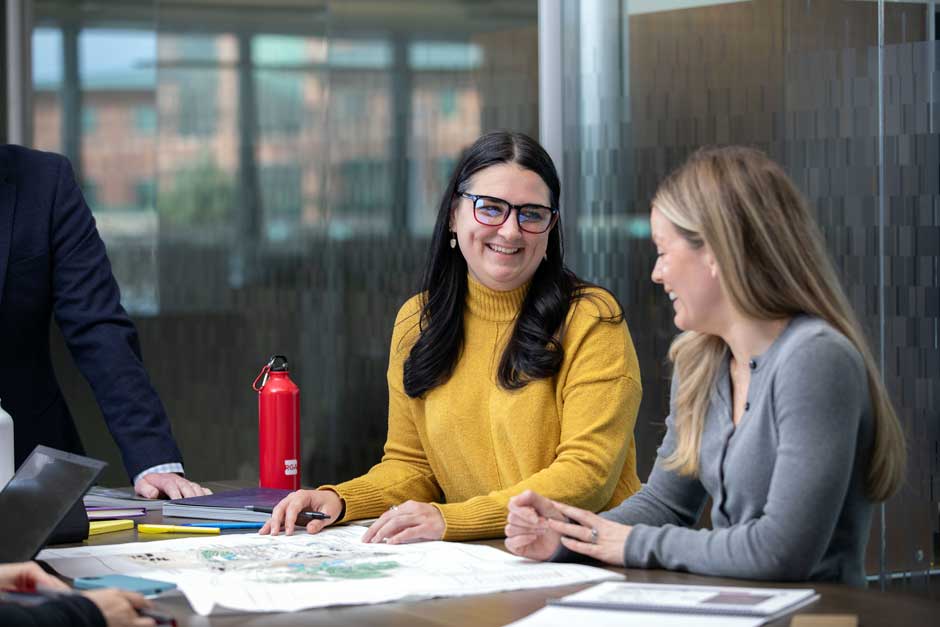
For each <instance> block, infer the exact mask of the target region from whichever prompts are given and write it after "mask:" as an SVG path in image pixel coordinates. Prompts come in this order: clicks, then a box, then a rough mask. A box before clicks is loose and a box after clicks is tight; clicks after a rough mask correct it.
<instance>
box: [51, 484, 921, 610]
mask: <svg viewBox="0 0 940 627" xmlns="http://www.w3.org/2000/svg"><path fill="white" fill-rule="evenodd" d="M203 485H205V486H207V487H209V488H210V489H212V490H213V491H215V492H222V491H225V490H231V489H235V488H243V487H246V486H247V485H249V484H248V483H247V482H245V481H227V482H226V481H221V482H210V483H203ZM137 520H138V522H147V523H166V524H179V523H183V522H193V519H181V518H169V517H167V518H164V517H163V515H162V514H161V512H160V510H151V511H148V512H147V516H146V517H145V518H138V519H137ZM174 537H190V536H186V535H179V536H174ZM166 539H167V536H165V535H151V534H141V535H140V536H138V534H137V531H136V529H134V530H127V531H119V532H115V533H107V534H102V535H98V536H92V537H91V538H89V539H88V540H86V541H85V544H87V545H102V544H120V543H125V542H147V541H151V540H166ZM479 544H485V545H489V546H493V547H498V548H503V543H502V541H501V540H486V541H481V542H479ZM65 546H69V545H59V546H58V547H56V548H59V547H65ZM608 569H609V570H612V571H614V572H617V573H621V574H624V575H626V580H627V581H632V582H639V583H669V584H694V585H709V586H718V585H735V586H748V587H782V588H783V587H794V588H807V587H812V588H814V589H815V590H816V591H817V592H818V593H819V594H820V599H819V600H818V601H815V602H814V603H812V604H811V605H808V606H806V607H804V608H802V609H800V610H798V611H797V612H796V613H797V614H853V615H856V616H858V624H859V625H861V626H864V627H869V626H874V625H891V626H893V627H905V626H908V625H909V626H912V627H913V626H915V625H917V626H921V625H936V624H938V623H940V602H936V601H931V600H929V599H927V598H923V597H918V596H914V595H909V594H905V593H899V592H880V591H877V590H873V589H868V590H860V589H855V588H851V587H849V586H843V585H838V584H820V583H802V584H792V583H774V582H754V581H744V580H737V579H724V578H718V577H704V576H700V575H692V574H689V573H679V572H670V571H663V570H640V569H632V568H626V569H624V568H616V567H608ZM588 585H592V584H586V585H577V586H564V587H554V588H537V589H533V590H519V591H513V592H502V593H497V594H482V595H474V596H465V597H452V598H441V599H430V600H424V601H402V602H395V603H382V604H378V605H360V606H346V607H333V608H321V609H314V610H306V611H303V612H296V613H281V614H270V613H269V614H229V615H224V614H223V615H217V616H215V615H214V616H199V615H197V614H195V613H193V611H192V609H190V606H189V603H188V602H187V601H186V599H185V598H184V597H183V596H182V595H174V596H171V597H164V598H161V599H159V600H157V601H156V602H155V603H156V606H157V609H159V610H161V611H163V612H165V613H168V614H172V615H173V616H174V617H175V618H176V620H177V622H178V623H179V625H181V626H182V625H194V626H195V625H238V626H247V625H298V624H303V625H380V626H390V627H393V626H399V625H400V626H402V627H439V626H441V625H473V626H474V627H489V626H493V627H496V626H498V625H505V624H507V623H511V622H513V621H516V620H519V619H521V618H523V617H525V616H527V615H529V614H531V613H532V612H535V611H536V610H538V609H541V608H542V607H544V606H545V602H546V600H548V599H552V598H557V597H561V596H564V595H566V594H571V593H572V592H576V591H578V590H581V589H584V588H586V587H587V586H588ZM791 617H792V615H790V616H786V617H783V618H781V619H778V620H776V621H774V622H772V623H769V624H770V625H773V626H775V627H785V626H786V625H789V624H790V620H791ZM573 627H576V626H573Z"/></svg>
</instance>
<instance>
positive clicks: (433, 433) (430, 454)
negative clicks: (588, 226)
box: [322, 278, 641, 540]
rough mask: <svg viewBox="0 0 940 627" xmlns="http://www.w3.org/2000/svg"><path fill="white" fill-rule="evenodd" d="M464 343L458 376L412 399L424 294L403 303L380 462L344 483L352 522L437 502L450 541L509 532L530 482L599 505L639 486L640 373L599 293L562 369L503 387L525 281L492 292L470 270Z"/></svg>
mask: <svg viewBox="0 0 940 627" xmlns="http://www.w3.org/2000/svg"><path fill="white" fill-rule="evenodd" d="M468 283H469V288H468V296H467V303H466V308H465V311H464V348H463V352H462V354H461V356H460V359H459V361H458V363H457V366H456V368H455V370H454V373H453V375H452V376H451V378H450V379H449V380H448V381H447V382H446V383H444V384H443V385H440V386H438V387H436V388H434V389H433V390H431V391H430V392H428V393H427V394H425V396H424V398H416V399H415V398H410V397H408V395H407V394H405V390H404V387H403V383H402V368H403V364H404V362H405V359H407V358H408V354H409V352H410V351H411V347H412V345H413V344H414V342H415V340H416V339H417V336H418V317H419V307H420V304H419V299H418V297H417V296H415V297H413V298H411V299H410V300H409V301H408V302H406V303H405V304H404V306H402V308H401V310H400V311H399V313H398V318H397V320H396V321H395V329H394V331H393V334H392V345H391V354H390V357H389V366H388V388H389V412H388V440H387V441H386V443H385V454H384V455H383V457H382V461H381V462H380V463H379V464H377V465H376V466H374V467H373V468H372V469H371V470H370V471H369V472H368V473H366V474H365V475H363V476H361V477H358V478H356V479H353V480H351V481H347V482H345V483H341V484H339V485H336V486H322V487H323V488H324V489H330V490H334V491H335V492H336V493H337V494H339V496H340V497H341V498H342V499H343V501H344V504H345V508H346V509H345V514H344V518H343V519H344V520H355V519H358V518H370V517H374V516H378V515H380V514H381V513H382V512H383V511H385V510H386V509H388V508H389V507H390V506H391V505H394V504H398V503H403V502H405V501H407V500H415V501H422V502H428V503H434V504H435V506H436V507H437V508H438V509H439V510H440V511H441V514H442V515H443V517H444V522H445V524H446V529H445V531H444V539H445V540H470V539H478V538H490V537H497V536H501V535H503V527H504V525H505V524H506V514H507V503H508V501H509V498H510V497H511V496H513V495H515V494H518V493H520V492H522V491H524V490H526V489H532V490H535V491H536V492H538V493H540V494H543V495H545V496H547V497H550V498H552V499H556V500H559V501H564V502H566V503H570V504H573V505H576V506H578V507H583V508H586V509H589V510H592V511H599V510H602V509H608V508H610V507H612V506H614V505H617V504H619V503H620V502H621V501H622V500H623V499H625V498H626V497H628V496H630V495H631V494H633V493H634V492H636V491H637V490H638V489H639V488H640V481H639V479H638V478H637V474H636V449H635V446H634V440H633V426H634V423H635V422H636V415H637V410H638V408H639V405H640V396H641V388H640V372H639V364H638V362H637V358H636V352H635V351H634V348H633V341H632V340H631V338H630V333H629V331H628V330H627V325H626V323H624V322H621V323H617V324H614V323H610V322H604V321H602V320H600V317H601V316H610V315H611V314H614V313H618V312H619V308H618V307H617V304H616V302H615V301H614V300H613V299H612V298H611V297H610V296H609V295H608V294H607V293H606V292H603V291H602V290H596V289H593V290H590V292H589V293H590V294H591V295H592V297H591V298H582V299H580V300H578V301H576V302H575V304H573V305H572V307H571V310H570V311H569V312H568V317H567V322H566V325H565V329H564V333H563V337H562V345H563V346H564V351H565V356H564V361H563V362H562V365H561V369H560V370H559V371H558V374H557V375H556V376H554V377H552V378H551V379H541V380H537V381H533V382H531V383H529V384H528V385H526V386H525V387H523V388H522V389H519V390H506V389H503V388H502V387H500V386H499V385H498V383H497V380H496V372H497V368H498V366H499V361H500V358H501V357H502V353H503V349H504V348H505V346H506V343H507V341H508V339H509V336H510V334H511V333H512V329H513V323H514V319H515V316H516V313H517V312H518V311H519V309H520V307H521V305H522V300H523V298H524V296H525V292H526V289H527V286H523V287H521V288H519V289H516V290H513V291H510V292H496V291H493V290H490V289H488V288H486V287H485V286H483V285H482V284H480V283H477V282H476V281H474V280H473V279H472V278H470V279H469V281H468Z"/></svg>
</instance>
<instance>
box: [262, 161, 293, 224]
mask: <svg viewBox="0 0 940 627" xmlns="http://www.w3.org/2000/svg"><path fill="white" fill-rule="evenodd" d="M259 174H260V179H261V206H262V207H264V225H265V232H266V233H267V236H268V239H272V240H284V239H287V238H288V237H289V236H290V234H291V232H292V231H294V230H295V229H296V228H297V226H298V225H299V223H300V213H301V209H302V207H303V193H302V187H301V171H300V166H299V165H293V164H278V165H266V166H262V167H261V171H260V173H259Z"/></svg>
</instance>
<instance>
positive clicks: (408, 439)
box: [321, 298, 442, 520]
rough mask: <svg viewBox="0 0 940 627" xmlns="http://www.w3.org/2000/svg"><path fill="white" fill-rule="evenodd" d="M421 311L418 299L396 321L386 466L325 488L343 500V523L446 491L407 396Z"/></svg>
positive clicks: (389, 375) (438, 496)
mask: <svg viewBox="0 0 940 627" xmlns="http://www.w3.org/2000/svg"><path fill="white" fill-rule="evenodd" d="M419 315H420V310H419V306H418V299H417V298H413V299H411V300H410V301H408V302H407V303H405V305H404V306H403V307H402V308H401V310H400V311H399V312H398V317H397V319H396V320H395V330H394V332H393V333H392V345H391V350H390V351H389V354H390V357H389V367H388V373H387V378H388V437H387V438H386V441H385V452H384V454H383V456H382V460H381V461H380V462H379V463H378V464H376V465H375V466H373V467H372V468H371V469H370V470H369V472H368V473H366V474H365V475H362V476H361V477H357V478H355V479H352V480H350V481H345V482H343V483H340V484H339V485H335V486H334V485H326V486H321V489H326V490H332V491H334V492H336V493H337V494H338V495H339V497H340V498H341V499H342V500H343V505H344V511H343V517H342V518H341V520H357V519H360V518H372V517H375V516H378V515H380V514H381V513H382V512H384V511H385V510H386V509H388V508H389V507H390V506H392V505H395V504H398V503H402V502H404V501H408V500H414V501H421V502H430V501H439V500H441V497H442V491H441V488H440V486H439V485H438V483H437V480H436V479H435V478H434V472H433V471H432V470H431V466H430V464H429V462H428V458H427V454H426V452H425V448H424V444H423V442H422V441H421V438H420V437H419V435H418V429H417V428H416V426H415V422H414V411H413V408H414V403H415V401H414V400H412V399H411V398H410V397H409V396H408V395H407V394H406V393H405V390H404V386H403V383H402V378H401V377H402V364H403V363H404V360H405V359H406V358H407V357H408V354H409V352H410V349H411V344H412V343H413V342H412V341H410V340H411V338H412V336H413V334H415V333H416V332H417V324H418V316H419Z"/></svg>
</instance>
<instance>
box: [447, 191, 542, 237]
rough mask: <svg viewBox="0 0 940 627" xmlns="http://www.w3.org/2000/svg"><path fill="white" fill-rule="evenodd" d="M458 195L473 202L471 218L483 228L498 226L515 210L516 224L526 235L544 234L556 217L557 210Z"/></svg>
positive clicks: (487, 197)
mask: <svg viewBox="0 0 940 627" xmlns="http://www.w3.org/2000/svg"><path fill="white" fill-rule="evenodd" d="M460 195H461V196H462V197H464V198H467V199H469V200H471V201H473V217H474V219H475V220H476V221H477V222H479V223H480V224H482V225H484V226H500V225H502V224H505V222H506V220H508V219H509V214H510V213H512V210H513V209H515V210H516V223H517V224H518V225H519V228H520V229H522V230H523V231H525V232H526V233H544V232H545V231H547V230H548V229H550V228H552V225H553V224H555V219H556V218H557V217H558V209H553V208H551V207H546V206H544V205H513V204H511V203H509V202H507V201H505V200H503V199H502V198H494V197H493V196H478V195H477V194H468V193H466V192H461V193H460Z"/></svg>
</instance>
